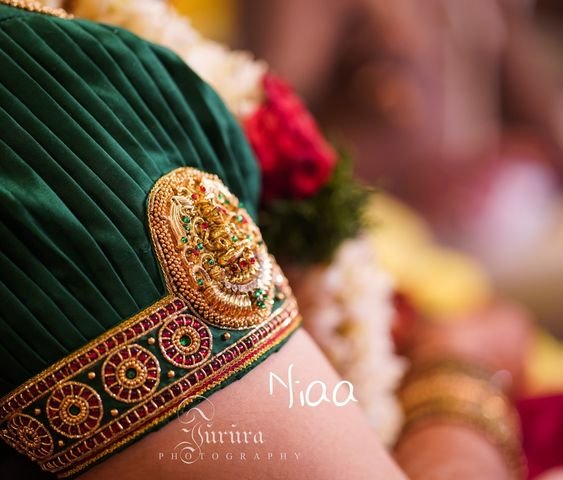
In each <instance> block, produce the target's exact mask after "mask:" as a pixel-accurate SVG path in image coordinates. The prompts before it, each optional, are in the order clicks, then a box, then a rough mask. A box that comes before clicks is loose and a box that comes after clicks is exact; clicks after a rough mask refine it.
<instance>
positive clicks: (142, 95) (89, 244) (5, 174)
mask: <svg viewBox="0 0 563 480" xmlns="http://www.w3.org/2000/svg"><path fill="white" fill-rule="evenodd" d="M181 166H193V167H196V168H199V169H201V170H204V171H207V172H212V173H216V174H218V175H219V176H220V177H221V178H222V179H223V181H224V182H225V183H226V184H227V186H228V187H229V188H230V189H231V191H232V192H233V193H234V194H235V195H237V196H238V197H239V199H240V200H241V201H243V202H244V203H245V205H246V206H247V209H248V210H249V212H250V213H251V214H252V215H254V214H255V209H256V202H257V198H258V188H259V177H258V175H259V174H258V169H257V166H256V164H255V160H254V158H253V156H252V153H251V152H250V149H249V147H248V145H247V143H246V141H245V139H244V136H243V134H242V133H241V131H240V130H239V128H238V125H237V123H236V121H235V120H234V119H233V118H232V116H231V115H230V114H229V112H228V111H227V110H226V108H225V107H224V106H223V104H222V102H221V101H220V99H219V98H218V97H217V95H216V94H215V93H214V92H213V91H212V90H211V89H210V88H209V87H208V86H207V85H206V84H205V83H204V82H203V81H202V80H201V79H199V77H198V76H197V75H196V74H195V73H194V72H192V71H191V70H190V69H189V68H188V67H187V66H186V65H185V64H184V63H183V62H182V61H181V60H180V59H179V58H178V57H177V56H175V55H174V54H173V53H172V52H170V51H168V50H166V49H164V48H161V47H158V46H156V45H153V44H150V43H148V42H145V41H143V40H141V39H139V38H138V37H136V36H134V35H133V34H131V33H129V32H126V31H124V30H121V29H118V28H115V27H110V26H106V25H99V24H95V23H91V22H88V21H80V20H64V19H59V18H55V17H51V16H47V15H43V14H37V13H30V12H27V11H24V10H19V9H15V8H11V7H7V6H4V5H0V179H1V183H0V202H1V210H0V211H1V221H0V238H1V245H2V248H1V253H0V279H1V282H2V286H1V294H0V295H1V302H0V305H1V323H0V333H1V341H0V394H5V393H7V392H9V391H10V390H12V389H14V388H15V387H17V386H18V385H20V384H21V383H23V382H24V381H26V380H27V379H29V378H30V377H32V376H33V375H35V374H37V373H39V372H40V371H42V370H43V369H45V368H47V367H48V366H50V365H51V364H52V363H54V362H56V361H57V360H59V359H61V358H63V357H64V356H66V355H68V354H69V353H71V352H72V351H74V350H76V349H77V348H80V347H81V346H83V345H84V344H85V343H87V342H89V341H90V340H92V339H94V338H95V337H97V336H98V335H100V334H102V333H103V332H105V331H106V330H107V329H109V328H111V327H113V326H115V325H116V324H118V323H119V322H121V321H123V320H124V319H126V318H128V317H130V316H131V315H134V314H136V313H137V312H139V311H140V310H142V309H143V308H145V307H147V306H149V305H151V304H152V303H154V302H155V301H156V300H158V299H159V298H161V297H162V296H163V295H164V294H165V287H164V281H163V279H162V276H161V272H160V269H159V267H158V264H157V262H156V258H155V255H154V253H153V250H152V245H151V240H150V235H149V232H148V229H147V221H146V216H147V212H146V202H147V196H148V193H149V191H150V189H151V188H152V186H153V184H154V183H155V181H156V180H157V179H158V178H159V177H161V176H162V175H164V174H166V173H168V172H169V171H171V170H173V169H175V168H177V167H181Z"/></svg>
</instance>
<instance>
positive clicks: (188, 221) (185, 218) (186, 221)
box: [182, 217, 191, 223]
mask: <svg viewBox="0 0 563 480" xmlns="http://www.w3.org/2000/svg"><path fill="white" fill-rule="evenodd" d="M190 221H191V220H190V217H184V218H182V222H184V223H190Z"/></svg>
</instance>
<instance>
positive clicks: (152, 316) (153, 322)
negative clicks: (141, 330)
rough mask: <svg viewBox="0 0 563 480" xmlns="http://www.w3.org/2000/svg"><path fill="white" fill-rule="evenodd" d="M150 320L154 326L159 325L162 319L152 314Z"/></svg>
mask: <svg viewBox="0 0 563 480" xmlns="http://www.w3.org/2000/svg"><path fill="white" fill-rule="evenodd" d="M149 318H150V320H151V322H152V324H153V325H158V324H159V323H160V317H159V316H158V314H156V313H151V315H150V317H149Z"/></svg>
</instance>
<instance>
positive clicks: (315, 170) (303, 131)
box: [244, 74, 336, 202]
mask: <svg viewBox="0 0 563 480" xmlns="http://www.w3.org/2000/svg"><path fill="white" fill-rule="evenodd" d="M263 86H264V92H265V97H266V98H265V100H264V102H263V104H262V105H261V106H260V107H259V108H258V110H257V111H256V112H255V113H254V114H253V115H252V116H250V117H249V118H248V119H247V120H246V121H245V124H244V127H245V130H246V135H247V137H248V140H249V141H250V144H251V145H252V148H253V149H254V153H255V154H256V156H257V157H258V161H259V163H260V166H261V169H262V176H263V179H262V180H263V183H262V198H263V200H264V201H265V202H268V201H270V200H273V199H276V198H306V197H310V196H312V195H314V194H315V193H317V192H318V191H319V189H320V188H321V187H322V186H323V185H324V184H325V183H326V182H327V181H328V179H329V178H330V175H331V173H332V170H333V168H334V165H335V162H336V154H335V152H334V150H333V149H332V148H331V146H330V145H329V144H328V143H327V141H326V140H325V139H324V137H323V136H322V134H321V133H320V131H319V128H318V127H317V124H316V123H315V120H314V119H313V117H312V116H311V114H310V113H309V112H308V111H307V110H306V108H305V107H304V106H303V104H302V102H301V100H300V99H299V98H298V97H297V95H296V94H295V93H294V92H293V91H292V90H291V88H289V87H288V86H287V84H286V83H285V82H284V81H283V80H281V79H279V78H278V77H276V76H274V75H271V74H267V75H265V76H264V79H263Z"/></svg>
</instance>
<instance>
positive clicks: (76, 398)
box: [47, 382, 103, 438]
mask: <svg viewBox="0 0 563 480" xmlns="http://www.w3.org/2000/svg"><path fill="white" fill-rule="evenodd" d="M102 416H103V407H102V400H101V399H100V396H99V395H98V393H97V392H96V391H95V390H94V389H93V388H91V387H89V386H88V385H85V384H83V383H79V382H67V383H65V384H63V385H62V386H60V387H59V388H57V389H56V390H55V391H54V392H53V393H52V394H51V396H50V397H49V400H47V417H48V418H49V421H50V422H51V426H52V427H53V429H55V430H56V431H57V432H59V433H60V434H62V435H64V436H66V437H69V438H80V437H82V436H84V435H86V434H87V433H89V432H91V431H92V430H94V429H96V428H97V427H98V425H99V424H100V421H101V419H102Z"/></svg>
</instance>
